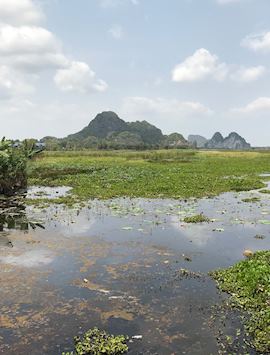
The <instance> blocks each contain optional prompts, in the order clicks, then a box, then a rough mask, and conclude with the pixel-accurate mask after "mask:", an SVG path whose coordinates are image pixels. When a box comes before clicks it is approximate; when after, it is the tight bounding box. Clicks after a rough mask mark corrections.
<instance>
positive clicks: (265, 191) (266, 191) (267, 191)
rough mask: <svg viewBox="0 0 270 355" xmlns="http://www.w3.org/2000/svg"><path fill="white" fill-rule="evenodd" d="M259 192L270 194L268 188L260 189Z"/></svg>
mask: <svg viewBox="0 0 270 355" xmlns="http://www.w3.org/2000/svg"><path fill="white" fill-rule="evenodd" d="M260 193H262V194H270V190H266V189H265V190H260Z"/></svg>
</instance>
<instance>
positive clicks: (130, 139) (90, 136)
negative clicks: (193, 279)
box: [41, 111, 250, 150]
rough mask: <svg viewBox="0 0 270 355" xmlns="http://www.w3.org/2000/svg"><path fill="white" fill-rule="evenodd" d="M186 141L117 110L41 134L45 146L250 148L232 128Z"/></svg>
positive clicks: (55, 148) (192, 136)
mask: <svg viewBox="0 0 270 355" xmlns="http://www.w3.org/2000/svg"><path fill="white" fill-rule="evenodd" d="M188 139H189V140H188V141H187V140H186V139H185V138H184V137H183V136H182V134H180V133H177V132H175V133H171V134H169V135H163V133H162V131H161V130H160V129H159V128H157V127H156V126H154V125H152V124H150V123H149V122H147V121H136V122H125V121H124V120H122V119H121V118H120V117H119V116H118V115H117V114H116V113H114V112H112V111H105V112H101V113H99V114H98V115H97V116H96V117H95V118H94V119H93V120H92V121H90V123H89V124H88V126H86V127H84V128H83V129H82V130H80V131H79V132H77V133H74V134H70V135H69V136H67V137H65V138H60V139H59V138H55V137H44V138H43V139H42V140H41V142H43V143H45V144H46V147H47V149H48V150H58V149H60V150H61V149H66V150H71V149H151V148H166V149H167V148H168V149H169V148H192V147H194V146H195V145H196V147H197V148H204V147H205V148H208V149H249V148H250V145H249V144H248V143H247V142H246V141H245V139H244V138H242V137H241V136H239V134H237V133H235V132H232V133H231V134H230V135H229V136H228V137H226V138H223V136H222V135H221V133H219V132H217V133H215V134H214V136H213V137H212V138H211V139H210V140H209V141H207V139H206V138H204V137H202V136H198V135H191V136H189V138H188Z"/></svg>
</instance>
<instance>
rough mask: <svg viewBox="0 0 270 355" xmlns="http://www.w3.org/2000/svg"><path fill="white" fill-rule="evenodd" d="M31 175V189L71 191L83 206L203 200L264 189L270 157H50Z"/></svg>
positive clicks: (171, 152) (154, 154)
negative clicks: (125, 200)
mask: <svg viewBox="0 0 270 355" xmlns="http://www.w3.org/2000/svg"><path fill="white" fill-rule="evenodd" d="M30 169H31V171H30V180H29V184H33V185H41V186H63V185H65V186H71V187H73V193H74V195H75V196H77V197H78V199H80V200H88V199H91V198H100V199H108V198H113V197H122V196H128V197H145V198H189V197H198V198H200V197H204V196H213V195H217V194H220V193H222V192H226V191H244V190H252V189H259V188H263V187H264V184H263V182H262V181H261V178H260V177H259V176H258V175H259V174H261V173H263V172H265V171H270V152H268V153H259V152H208V151H207V152H195V151H179V150H166V151H158V152H155V151H154V152H153V151H146V152H126V151H116V152H114V151H105V152H103V151H98V152H95V151H84V152H46V153H43V154H41V156H40V157H38V159H36V160H35V161H34V162H32V163H31V165H30Z"/></svg>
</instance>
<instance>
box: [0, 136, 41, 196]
mask: <svg viewBox="0 0 270 355" xmlns="http://www.w3.org/2000/svg"><path fill="white" fill-rule="evenodd" d="M35 144H36V140H34V139H26V140H24V141H23V142H22V143H21V144H20V145H19V146H17V145H16V144H15V143H14V142H12V141H8V140H6V139H5V138H3V139H2V140H1V141H0V194H4V195H13V194H14V193H15V192H17V191H18V190H20V189H24V188H26V185H27V160H28V159H32V158H33V157H34V156H35V155H36V154H37V153H39V152H40V150H39V149H37V148H36V146H35Z"/></svg>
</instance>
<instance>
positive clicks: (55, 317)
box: [0, 191, 270, 355]
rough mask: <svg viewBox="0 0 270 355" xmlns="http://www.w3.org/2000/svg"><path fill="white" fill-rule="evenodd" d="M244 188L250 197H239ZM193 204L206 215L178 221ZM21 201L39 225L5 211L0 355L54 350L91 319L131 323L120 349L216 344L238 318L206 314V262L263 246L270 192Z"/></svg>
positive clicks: (209, 288) (190, 348)
mask: <svg viewBox="0 0 270 355" xmlns="http://www.w3.org/2000/svg"><path fill="white" fill-rule="evenodd" d="M48 193H49V192H48ZM247 197H260V198H261V201H260V202H259V203H244V202H242V199H243V198H247ZM201 212H203V213H204V214H205V215H206V216H208V217H209V218H211V219H212V220H213V222H211V223H206V224H199V225H188V224H185V223H183V221H182V220H183V218H184V217H185V216H189V215H193V214H198V213H201ZM24 213H25V216H24V217H27V219H28V220H31V221H39V224H40V225H41V226H44V227H45V229H42V228H40V227H39V226H36V225H35V224H33V225H32V224H30V225H28V228H22V229H24V230H20V229H16V228H20V224H16V223H15V224H13V226H12V228H10V226H9V228H8V225H7V224H5V225H4V228H3V232H1V233H0V285H1V286H0V307H1V313H0V352H1V353H3V354H7V355H9V354H10V355H11V354H16V355H17V354H31V355H32V354H33V355H35V354H45V355H46V354H61V352H62V351H67V350H71V349H72V339H73V336H74V335H77V334H78V333H83V332H84V331H86V330H88V329H89V328H92V327H94V326H98V327H100V328H102V329H105V330H107V331H109V332H112V333H114V334H120V333H123V334H127V335H129V336H134V335H135V336H136V335H141V336H142V339H134V340H133V342H130V343H129V347H130V353H131V354H165V355H166V354H217V353H218V351H219V344H218V341H217V337H218V332H219V330H220V327H223V328H222V332H224V334H231V333H233V331H234V330H235V329H236V328H237V327H239V326H240V325H239V322H238V318H237V317H235V318H234V317H232V318H231V319H230V320H229V321H227V322H226V324H224V325H223V326H222V325H221V322H218V324H215V322H213V320H212V316H213V315H214V313H215V311H214V309H213V307H214V306H215V305H220V304H222V301H223V300H224V299H225V298H226V296H225V295H224V294H219V293H218V291H217V289H216V286H215V283H214V282H213V281H212V280H211V278H210V277H209V276H208V272H209V271H210V270H214V269H216V268H220V267H221V268H224V267H228V266H230V265H233V264H234V263H235V262H237V261H239V260H241V259H243V251H244V250H245V249H251V250H252V251H256V250H266V249H269V247H270V230H269V225H267V224H265V223H266V222H267V221H270V196H269V195H267V194H261V193H259V192H257V191H253V192H247V193H241V194H234V193H226V194H223V195H221V196H219V197H216V198H212V199H202V200H188V201H176V200H149V199H116V200H111V201H106V202H101V201H92V202H89V205H88V206H86V207H85V208H83V209H73V210H70V209H67V208H65V207H62V206H51V207H49V208H46V209H38V208H36V207H35V208H34V207H27V208H26V210H25V211H24ZM32 227H33V228H35V229H32ZM258 234H259V235H263V236H264V239H256V238H255V236H256V235H258ZM183 269H187V270H189V272H188V274H186V272H184V271H183ZM225 353H226V352H225ZM227 353H228V352H227ZM238 353H241V352H240V351H239V352H238ZM243 353H244V352H243ZM250 353H252V351H250Z"/></svg>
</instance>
